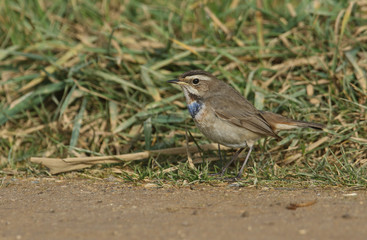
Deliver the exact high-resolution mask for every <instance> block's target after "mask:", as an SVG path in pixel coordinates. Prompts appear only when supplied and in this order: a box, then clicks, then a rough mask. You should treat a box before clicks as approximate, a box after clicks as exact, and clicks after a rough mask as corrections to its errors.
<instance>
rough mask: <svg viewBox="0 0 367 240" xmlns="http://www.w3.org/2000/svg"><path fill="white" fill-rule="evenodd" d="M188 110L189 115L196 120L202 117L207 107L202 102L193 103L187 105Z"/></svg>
mask: <svg viewBox="0 0 367 240" xmlns="http://www.w3.org/2000/svg"><path fill="white" fill-rule="evenodd" d="M187 108H188V109H189V113H190V115H191V117H192V118H193V119H196V118H197V117H198V116H199V115H201V112H202V111H203V110H204V108H205V105H204V103H202V102H201V101H192V102H191V103H189V104H188V105H187Z"/></svg>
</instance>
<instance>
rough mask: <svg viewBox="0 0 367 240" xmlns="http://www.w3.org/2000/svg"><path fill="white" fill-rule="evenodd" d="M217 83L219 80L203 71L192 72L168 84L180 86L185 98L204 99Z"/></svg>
mask: <svg viewBox="0 0 367 240" xmlns="http://www.w3.org/2000/svg"><path fill="white" fill-rule="evenodd" d="M218 81H219V80H217V79H216V78H215V77H214V76H213V75H211V74H210V73H208V72H205V71H203V70H192V71H188V72H185V73H183V74H182V75H180V76H179V77H178V78H177V79H173V80H169V81H168V82H169V83H175V84H178V85H180V86H181V88H182V90H183V91H184V93H185V95H186V97H187V96H192V97H197V98H205V97H206V96H207V94H208V92H209V90H210V89H213V87H214V85H216V83H217V82H218Z"/></svg>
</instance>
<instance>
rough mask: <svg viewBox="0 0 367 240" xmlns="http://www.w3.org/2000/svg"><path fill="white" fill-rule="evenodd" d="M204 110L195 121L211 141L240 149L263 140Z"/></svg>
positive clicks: (257, 135)
mask: <svg viewBox="0 0 367 240" xmlns="http://www.w3.org/2000/svg"><path fill="white" fill-rule="evenodd" d="M204 109H205V107H203V109H201V111H200V112H199V113H198V114H197V115H196V116H195V118H194V121H195V124H196V126H197V127H198V128H199V130H200V131H201V132H202V133H203V134H204V135H205V136H206V137H207V138H209V139H210V140H212V141H214V142H216V143H220V144H222V145H224V146H227V147H233V148H240V147H245V146H246V145H247V146H252V145H253V144H254V142H255V141H256V140H258V139H259V138H261V136H260V135H259V134H256V133H254V132H251V131H249V130H247V129H245V128H242V127H238V126H236V125H233V124H231V123H229V122H227V121H225V120H222V119H220V118H218V117H217V116H215V114H214V113H213V112H210V113H209V112H208V111H205V110H204ZM203 110H204V111H203Z"/></svg>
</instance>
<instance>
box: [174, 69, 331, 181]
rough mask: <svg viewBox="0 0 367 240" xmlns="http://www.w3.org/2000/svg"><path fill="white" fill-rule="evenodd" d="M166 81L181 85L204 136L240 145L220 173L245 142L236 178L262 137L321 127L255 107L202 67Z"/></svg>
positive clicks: (230, 145) (218, 141) (320, 125)
mask: <svg viewBox="0 0 367 240" xmlns="http://www.w3.org/2000/svg"><path fill="white" fill-rule="evenodd" d="M168 82H169V83H175V84H178V85H180V86H181V88H182V90H183V92H184V95H185V97H186V102H187V107H188V110H189V112H190V115H191V117H192V118H193V119H194V122H195V125H196V126H197V127H198V128H199V130H200V131H201V132H202V133H203V134H204V135H205V136H206V137H207V138H209V139H210V140H212V141H214V142H216V143H218V144H222V145H224V146H227V147H232V148H239V150H237V152H236V153H235V154H234V156H233V157H232V159H231V160H230V161H229V162H228V163H227V164H226V165H225V166H224V168H223V170H222V172H221V175H222V176H223V175H224V173H225V171H226V169H227V168H228V167H229V166H230V164H231V163H232V162H233V161H234V160H235V159H237V158H238V156H239V154H240V153H241V152H242V151H243V149H244V148H245V146H248V147H249V151H248V153H247V156H246V158H245V161H244V163H243V164H242V167H241V169H240V171H239V173H238V175H237V178H240V177H241V176H242V174H243V170H244V168H245V166H246V163H247V161H248V159H249V157H250V154H251V151H252V148H253V146H254V143H255V142H256V141H257V140H258V139H260V138H262V137H267V136H270V137H275V138H276V139H281V138H280V137H279V136H278V135H277V133H276V132H277V131H279V130H288V129H294V128H305V127H309V128H314V129H318V130H322V129H323V128H324V125H322V124H318V123H310V122H304V121H297V120H293V119H289V118H286V117H283V116H281V115H279V114H275V113H272V112H266V111H260V110H257V109H256V108H255V107H254V106H253V105H252V104H251V103H250V102H249V101H248V100H247V99H245V98H244V97H243V96H242V95H241V94H240V93H239V92H238V91H236V90H235V89H234V88H232V87H231V86H230V85H228V84H226V83H225V82H223V81H221V80H218V79H217V78H216V77H215V76H213V75H212V74H210V73H208V72H205V71H203V70H192V71H188V72H185V73H183V74H182V75H181V76H179V77H178V78H177V79H174V80H169V81H168ZM218 146H219V145H218Z"/></svg>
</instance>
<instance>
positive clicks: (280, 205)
mask: <svg viewBox="0 0 367 240" xmlns="http://www.w3.org/2000/svg"><path fill="white" fill-rule="evenodd" d="M366 197H367V194H366V191H364V190H363V191H362V190H359V191H358V190H354V191H353V190H351V189H344V190H341V189H337V188H336V189H321V188H308V189H292V188H279V189H277V188H264V187H263V188H261V189H256V188H254V187H236V186H233V185H231V184H223V185H222V186H210V185H207V184H199V185H192V186H191V187H189V186H188V187H180V188H178V187H174V186H164V187H161V188H157V187H156V186H155V185H154V184H145V185H144V184H143V185H142V186H133V185H131V184H124V183H121V182H119V181H115V180H113V179H109V180H103V181H102V180H101V181H98V180H85V179H84V180H81V179H74V180H60V179H55V178H42V179H34V178H33V179H18V180H14V179H5V178H4V179H3V181H2V183H1V187H0V239H245V238H246V239H366V236H367V227H366V224H367V198H366ZM315 200H316V202H315ZM292 204H295V205H292Z"/></svg>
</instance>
